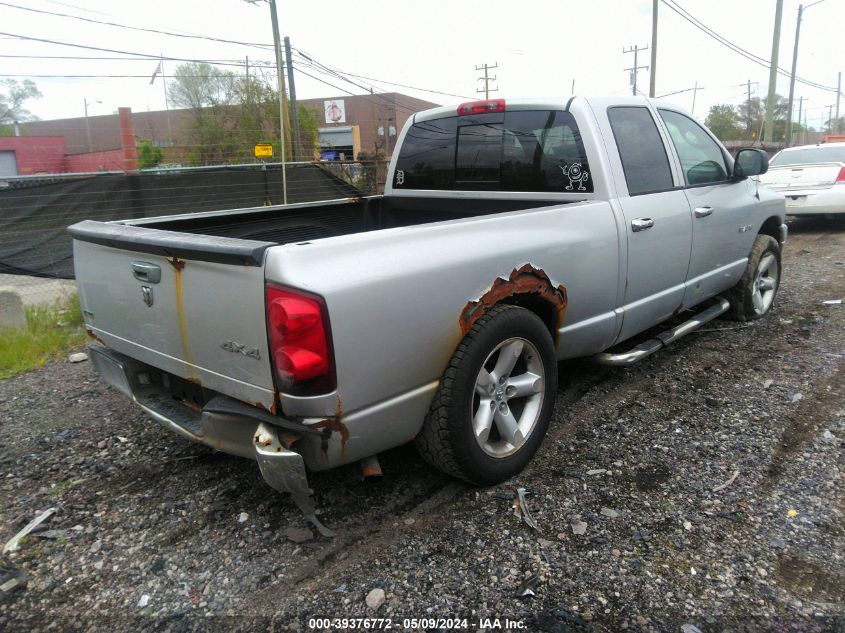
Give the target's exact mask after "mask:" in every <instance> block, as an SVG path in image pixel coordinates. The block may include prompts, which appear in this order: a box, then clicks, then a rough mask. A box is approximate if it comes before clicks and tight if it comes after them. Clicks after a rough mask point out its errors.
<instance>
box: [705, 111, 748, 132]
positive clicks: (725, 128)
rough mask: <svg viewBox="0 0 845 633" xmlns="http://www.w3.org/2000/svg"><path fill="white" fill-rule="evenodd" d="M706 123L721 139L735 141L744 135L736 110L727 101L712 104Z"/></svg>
mask: <svg viewBox="0 0 845 633" xmlns="http://www.w3.org/2000/svg"><path fill="white" fill-rule="evenodd" d="M704 123H705V125H707V127H708V128H710V131H711V132H713V134H715V135H716V137H717V138H718V139H719V140H720V141H734V140H737V139H741V138H742V137H743V136H744V133H743V131H742V130H741V129H740V127H739V118H738V117H737V114H736V110H735V109H734V107H733V106H732V105H730V104H727V103H720V104H718V105H714V106H710V112H709V113H708V114H707V118H706V119H705V120H704Z"/></svg>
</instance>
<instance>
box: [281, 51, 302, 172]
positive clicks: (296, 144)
mask: <svg viewBox="0 0 845 633" xmlns="http://www.w3.org/2000/svg"><path fill="white" fill-rule="evenodd" d="M285 62H287V66H288V86H290V123H291V127H292V128H293V154H294V155H293V159H294V160H302V139H300V138H299V111H298V110H297V106H296V84H295V83H294V81H293V60H292V59H291V56H290V38H289V37H288V36H287V35H285Z"/></svg>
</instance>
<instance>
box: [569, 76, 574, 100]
mask: <svg viewBox="0 0 845 633" xmlns="http://www.w3.org/2000/svg"><path fill="white" fill-rule="evenodd" d="M569 94H570V95H572V96H575V79H573V80H572V89H571V90H570V92H569Z"/></svg>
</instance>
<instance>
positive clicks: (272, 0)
mask: <svg viewBox="0 0 845 633" xmlns="http://www.w3.org/2000/svg"><path fill="white" fill-rule="evenodd" d="M268 2H269V4H270V20H271V22H272V23H273V49H274V50H275V51H276V79H277V80H278V86H279V138H280V145H281V154H282V204H287V203H288V179H287V174H286V173H285V171H286V170H285V101H287V97H286V95H285V76H284V75H283V74H282V43H281V40H280V38H279V18H278V16H277V15H276V0H268Z"/></svg>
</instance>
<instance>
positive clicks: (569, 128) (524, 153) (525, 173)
mask: <svg viewBox="0 0 845 633" xmlns="http://www.w3.org/2000/svg"><path fill="white" fill-rule="evenodd" d="M483 117H484V118H483V119H480V118H479V117H458V116H455V117H446V118H443V119H436V120H433V121H426V122H422V123H417V124H414V125H413V126H411V128H410V129H409V130H408V133H407V134H406V135H405V140H404V142H403V144H402V147H401V149H400V153H399V157H398V159H397V162H396V173H395V174H394V181H393V185H394V187H395V188H397V189H453V190H463V191H519V192H526V191H533V192H549V193H552V192H554V193H581V194H584V193H591V192H592V191H593V179H592V175H591V174H590V165H589V163H588V161H587V156H586V153H585V151H584V145H583V143H582V140H581V134H580V132H579V131H578V126H577V125H576V123H575V119H574V117H573V116H572V115H571V114H570V113H569V112H563V111H558V110H518V111H513V112H506V113H505V114H504V116H502V115H499V116H498V118H497V119H495V120H490V119H491V118H492V115H483Z"/></svg>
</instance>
